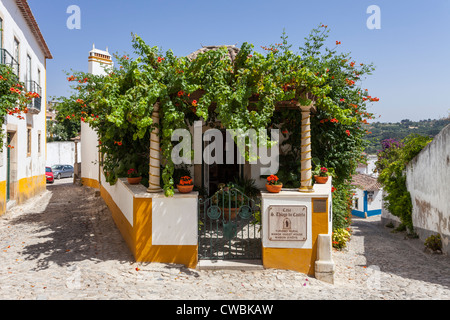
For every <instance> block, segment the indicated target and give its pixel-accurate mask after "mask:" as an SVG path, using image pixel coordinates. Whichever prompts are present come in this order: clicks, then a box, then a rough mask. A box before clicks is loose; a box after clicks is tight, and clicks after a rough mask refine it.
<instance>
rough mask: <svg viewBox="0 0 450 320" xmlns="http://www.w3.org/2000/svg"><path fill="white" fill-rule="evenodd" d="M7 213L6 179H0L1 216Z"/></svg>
mask: <svg viewBox="0 0 450 320" xmlns="http://www.w3.org/2000/svg"><path fill="white" fill-rule="evenodd" d="M5 213H6V181H0V216H2V215H3V214H5Z"/></svg>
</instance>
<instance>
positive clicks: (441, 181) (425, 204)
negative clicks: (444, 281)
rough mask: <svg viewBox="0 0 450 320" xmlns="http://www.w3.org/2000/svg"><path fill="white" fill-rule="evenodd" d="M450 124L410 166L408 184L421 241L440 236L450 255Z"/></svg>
mask: <svg viewBox="0 0 450 320" xmlns="http://www.w3.org/2000/svg"><path fill="white" fill-rule="evenodd" d="M449 181H450V125H448V126H446V127H445V128H444V129H443V130H442V131H441V132H440V133H439V134H438V135H437V136H436V137H435V138H434V140H433V141H432V142H431V143H430V144H429V145H428V146H426V147H425V148H424V149H423V150H422V151H421V152H420V153H419V154H418V155H417V156H416V157H415V158H414V159H413V160H412V161H411V162H410V163H409V164H408V166H407V170H406V182H407V188H408V191H409V192H410V194H411V200H412V204H413V212H412V219H413V225H414V228H415V231H416V232H417V233H418V234H419V236H420V238H421V239H425V238H426V237H428V236H430V235H431V234H437V233H440V234H441V237H443V245H444V250H445V251H446V252H448V253H450V245H449V241H450V201H449V200H450V184H449Z"/></svg>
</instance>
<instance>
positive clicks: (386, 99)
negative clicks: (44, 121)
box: [28, 0, 450, 122]
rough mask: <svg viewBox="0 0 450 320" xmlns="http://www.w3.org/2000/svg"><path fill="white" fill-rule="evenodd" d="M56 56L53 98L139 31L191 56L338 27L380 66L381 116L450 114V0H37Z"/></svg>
mask: <svg viewBox="0 0 450 320" xmlns="http://www.w3.org/2000/svg"><path fill="white" fill-rule="evenodd" d="M28 2H29V5H30V7H31V9H32V11H33V14H34V15H35V18H36V20H37V22H38V24H39V26H40V28H41V31H42V33H43V35H44V38H45V40H46V42H47V44H48V46H49V48H50V50H51V52H52V54H53V57H54V59H52V60H48V61H47V88H48V97H51V96H62V95H69V93H70V91H69V83H68V82H67V81H66V75H65V73H64V72H63V71H64V70H65V71H70V70H75V71H85V72H87V70H88V59H87V58H88V52H89V51H90V50H91V48H92V44H93V43H95V46H96V48H98V49H102V50H104V49H105V48H106V47H108V48H109V52H111V53H119V54H125V53H128V54H132V52H133V49H132V47H131V33H132V32H133V33H136V34H138V35H139V36H141V37H142V38H143V39H144V41H146V43H147V44H149V45H155V46H158V47H160V48H162V49H163V50H164V51H166V50H169V49H171V50H172V51H173V52H174V53H175V55H178V56H183V55H188V54H190V53H191V52H193V51H195V50H197V49H199V48H200V47H201V45H222V44H226V45H229V44H236V45H237V46H240V45H242V43H243V42H249V43H252V44H254V45H255V49H256V50H258V51H262V50H260V46H265V45H269V44H272V43H277V42H278V41H279V40H280V36H281V34H282V32H283V29H285V31H286V33H287V35H288V37H289V41H290V43H291V44H292V45H293V47H292V49H293V50H295V49H296V48H298V47H300V46H302V45H303V43H304V38H305V37H306V36H307V35H308V34H309V32H310V31H311V29H313V28H315V27H317V26H318V25H321V24H326V25H328V28H329V29H330V30H331V33H330V38H329V46H330V47H334V44H335V41H336V40H338V41H341V43H342V44H341V46H340V48H339V49H340V50H342V51H343V52H351V57H352V59H353V60H355V61H356V62H357V63H360V62H362V63H370V62H372V63H374V64H375V66H376V71H375V72H374V74H373V75H372V76H369V77H368V78H367V79H366V80H364V82H363V87H364V88H368V89H369V92H370V93H371V95H372V96H376V97H379V98H380V102H378V103H375V104H374V105H373V107H371V108H370V109H369V111H371V112H374V113H375V114H376V115H377V116H381V117H379V118H377V119H376V120H375V121H381V122H397V121H400V120H402V119H410V120H422V119H437V118H441V117H446V116H448V115H449V113H450V99H449V94H448V91H449V89H450V81H449V74H450V61H449V52H450V24H449V23H448V21H450V1H448V0H434V1H418V0H409V1H403V0H402V1H388V0H372V1H366V0H342V1H335V0H323V1H301V0H287V1H269V0H239V1H237V0H228V1H216V0H190V1H185V0H164V1H161V0H160V1H153V0H145V1H144V0H134V1H123V0H109V1H107V0H95V1H92V0H91V1H88V0H58V1H55V0H29V1H28ZM70 5H77V6H78V7H79V8H80V10H81V29H79V30H77V29H73V30H71V29H69V28H68V27H67V20H68V18H69V17H70V14H68V13H66V11H67V8H68V7H69V6H70ZM370 5H377V6H379V8H380V10H381V29H378V30H377V29H374V30H371V29H369V28H367V26H366V21H367V19H368V18H369V17H370V14H368V13H366V10H367V8H368V7H369V6H370Z"/></svg>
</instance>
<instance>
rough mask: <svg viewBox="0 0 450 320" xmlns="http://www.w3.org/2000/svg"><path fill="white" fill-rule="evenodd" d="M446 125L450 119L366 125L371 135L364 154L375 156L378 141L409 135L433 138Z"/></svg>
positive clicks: (378, 148)
mask: <svg viewBox="0 0 450 320" xmlns="http://www.w3.org/2000/svg"><path fill="white" fill-rule="evenodd" d="M448 124H450V118H446V119H439V120H431V119H428V120H420V121H417V122H415V121H410V120H408V119H405V120H402V121H401V122H397V123H381V122H375V123H371V124H369V125H367V131H369V132H372V133H371V134H369V135H367V137H366V139H367V140H368V141H369V142H370V145H369V147H368V148H366V153H368V154H376V153H377V150H380V149H381V144H380V141H383V140H385V139H391V138H393V139H396V140H401V139H403V138H405V137H406V136H408V135H409V134H411V133H417V134H420V135H424V136H430V137H434V136H436V135H437V134H438V133H439V132H441V130H442V129H443V128H444V127H445V126H446V125H448Z"/></svg>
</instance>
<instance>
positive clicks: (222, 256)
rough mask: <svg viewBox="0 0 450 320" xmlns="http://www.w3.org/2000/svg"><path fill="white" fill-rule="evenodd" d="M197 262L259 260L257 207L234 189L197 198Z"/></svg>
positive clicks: (254, 201)
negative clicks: (198, 260)
mask: <svg viewBox="0 0 450 320" xmlns="http://www.w3.org/2000/svg"><path fill="white" fill-rule="evenodd" d="M198 208H199V216H198V217H199V259H200V260H239V259H248V260H254V259H261V255H262V245H261V233H260V231H261V224H260V219H259V217H260V204H259V200H258V199H252V198H250V197H248V196H246V195H245V194H244V193H242V192H241V191H240V190H238V189H236V188H222V189H220V190H219V191H218V192H216V193H215V194H214V195H213V196H212V197H210V198H207V199H203V198H199V206H198Z"/></svg>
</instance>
